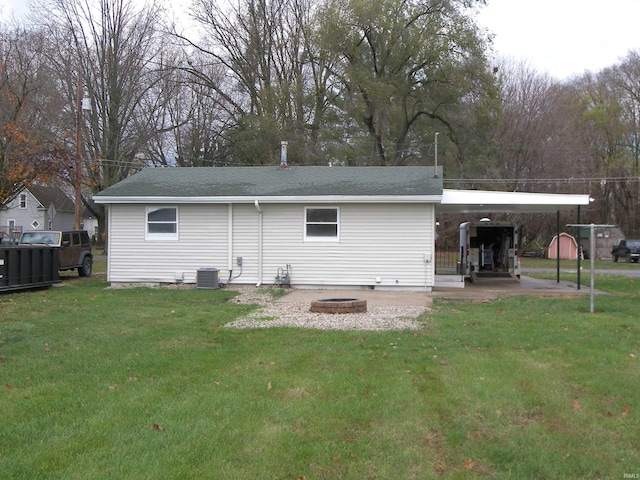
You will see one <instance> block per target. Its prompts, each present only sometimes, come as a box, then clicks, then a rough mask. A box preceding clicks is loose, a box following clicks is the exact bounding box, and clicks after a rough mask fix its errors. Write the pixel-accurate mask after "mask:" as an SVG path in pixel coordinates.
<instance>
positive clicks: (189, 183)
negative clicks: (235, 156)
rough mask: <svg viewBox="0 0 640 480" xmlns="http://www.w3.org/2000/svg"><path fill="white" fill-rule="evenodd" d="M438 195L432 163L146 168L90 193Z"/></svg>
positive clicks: (107, 195)
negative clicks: (428, 164) (406, 164)
mask: <svg viewBox="0 0 640 480" xmlns="http://www.w3.org/2000/svg"><path fill="white" fill-rule="evenodd" d="M433 195H436V196H440V195H442V169H441V168H439V169H438V176H435V175H434V168H433V167H289V168H286V169H281V168H279V167H277V166H270V167H221V168H213V167H193V168H187V167H177V168H146V169H144V170H142V171H141V172H139V173H137V174H135V175H133V176H131V177H129V178H127V179H125V180H123V181H122V182H120V183H117V184H116V185H113V186H111V187H109V188H107V189H106V190H104V191H102V192H100V193H98V194H97V195H95V200H96V201H97V202H100V200H103V201H104V202H105V203H108V202H109V200H113V199H126V198H131V199H135V198H136V197H146V198H153V197H164V198H171V197H175V198H188V197H201V198H202V197H211V198H215V197H251V198H260V197H289V196H293V197H316V196H317V197H325V196H394V197H399V196H400V197H401V196H433Z"/></svg>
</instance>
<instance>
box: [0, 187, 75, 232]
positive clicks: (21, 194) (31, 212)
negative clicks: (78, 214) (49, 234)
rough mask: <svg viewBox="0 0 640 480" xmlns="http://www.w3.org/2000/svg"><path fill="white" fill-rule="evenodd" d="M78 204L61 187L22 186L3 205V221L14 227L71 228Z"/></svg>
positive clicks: (23, 229) (0, 213)
mask: <svg viewBox="0 0 640 480" xmlns="http://www.w3.org/2000/svg"><path fill="white" fill-rule="evenodd" d="M74 222H75V205H74V203H73V201H72V200H71V199H70V198H69V197H67V195H66V194H65V193H64V192H63V191H62V190H61V189H60V188H58V187H44V186H41V185H31V186H30V187H23V188H22V189H20V190H19V191H18V192H17V193H16V194H15V195H13V196H12V197H11V198H9V200H8V201H6V202H5V203H4V204H3V205H2V208H0V225H3V226H5V227H9V228H12V229H15V230H20V229H21V230H22V231H27V230H69V229H73V227H74Z"/></svg>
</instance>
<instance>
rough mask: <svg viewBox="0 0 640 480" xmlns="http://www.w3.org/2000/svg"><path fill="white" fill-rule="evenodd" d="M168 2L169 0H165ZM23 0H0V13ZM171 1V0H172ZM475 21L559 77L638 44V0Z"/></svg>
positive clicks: (549, 0) (517, 5) (536, 4)
mask: <svg viewBox="0 0 640 480" xmlns="http://www.w3.org/2000/svg"><path fill="white" fill-rule="evenodd" d="M168 1H169V3H171V2H172V0H168ZM26 3H27V1H26V0H0V13H1V14H2V18H4V19H7V18H8V16H9V15H10V12H18V13H19V12H24V11H25V10H26V7H25V4H26ZM173 3H175V0H173ZM180 3H181V4H187V3H188V2H187V1H181V2H180ZM487 3H488V5H487V6H485V7H483V8H481V9H480V15H479V17H478V19H477V20H478V23H479V24H480V25H481V26H483V27H485V28H487V29H488V30H489V31H491V32H493V33H494V34H495V39H494V47H495V50H496V52H497V54H498V55H500V56H504V57H508V58H513V59H516V60H527V61H528V62H529V64H530V65H531V66H532V67H534V68H536V70H538V71H539V72H540V73H549V74H550V75H552V76H554V77H556V78H558V79H566V78H569V77H571V76H572V75H577V74H581V73H584V71H585V70H591V71H594V72H596V71H599V70H601V69H602V68H605V67H608V66H611V65H614V64H616V63H617V62H618V61H619V60H620V59H621V58H622V57H625V56H626V55H627V53H628V52H629V50H635V49H640V33H639V32H640V28H639V24H640V0H608V1H603V0H487Z"/></svg>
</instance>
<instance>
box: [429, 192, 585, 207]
mask: <svg viewBox="0 0 640 480" xmlns="http://www.w3.org/2000/svg"><path fill="white" fill-rule="evenodd" d="M592 201H593V198H591V197H590V196H589V195H578V194H566V193H525V192H494V191H488V190H449V189H444V190H443V192H442V202H441V203H440V205H438V206H437V207H436V208H437V210H438V212H440V213H494V212H506V213H547V212H557V211H560V210H568V209H571V208H575V207H578V206H586V205H589V204H590V203H591V202H592Z"/></svg>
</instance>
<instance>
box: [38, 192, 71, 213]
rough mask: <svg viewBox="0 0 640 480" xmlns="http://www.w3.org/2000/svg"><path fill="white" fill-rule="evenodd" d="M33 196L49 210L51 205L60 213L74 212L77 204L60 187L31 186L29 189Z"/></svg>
mask: <svg viewBox="0 0 640 480" xmlns="http://www.w3.org/2000/svg"><path fill="white" fill-rule="evenodd" d="M28 190H29V191H30V192H31V194H32V195H33V196H34V197H36V199H37V200H38V201H39V202H40V203H41V204H42V206H43V207H44V208H45V209H47V208H49V206H50V205H51V204H53V206H54V207H55V209H56V210H57V211H58V212H73V211H75V204H74V203H73V201H72V200H71V199H70V198H69V197H67V195H66V194H65V193H64V192H63V191H62V190H61V189H60V188H59V187H45V186H42V185H31V186H30V187H28Z"/></svg>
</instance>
